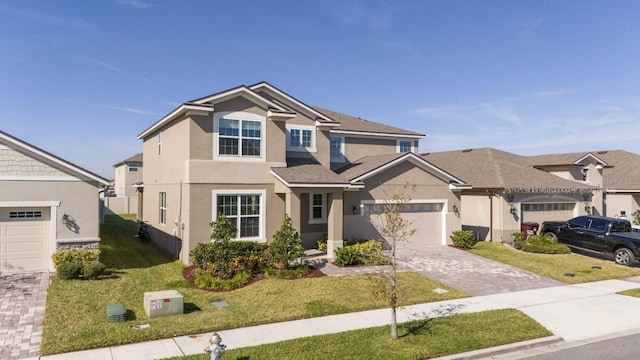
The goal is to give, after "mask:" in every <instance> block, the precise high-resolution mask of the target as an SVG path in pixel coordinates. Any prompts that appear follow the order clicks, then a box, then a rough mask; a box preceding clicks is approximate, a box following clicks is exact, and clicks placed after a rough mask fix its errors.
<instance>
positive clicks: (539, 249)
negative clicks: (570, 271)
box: [514, 234, 571, 254]
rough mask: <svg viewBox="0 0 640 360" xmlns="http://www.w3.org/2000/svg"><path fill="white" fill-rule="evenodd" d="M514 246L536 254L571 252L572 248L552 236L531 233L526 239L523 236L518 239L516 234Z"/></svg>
mask: <svg viewBox="0 0 640 360" xmlns="http://www.w3.org/2000/svg"><path fill="white" fill-rule="evenodd" d="M514 247H515V248H516V249H518V250H522V251H526V252H530V253H536V254H569V253H571V250H570V249H569V247H567V246H566V245H562V244H559V243H557V242H556V241H555V240H554V239H553V238H552V237H550V236H545V235H542V234H539V235H530V236H529V237H527V239H526V240H524V239H523V237H522V236H520V238H519V239H517V240H516V238H515V236H514Z"/></svg>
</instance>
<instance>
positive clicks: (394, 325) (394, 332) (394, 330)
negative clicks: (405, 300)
mask: <svg viewBox="0 0 640 360" xmlns="http://www.w3.org/2000/svg"><path fill="white" fill-rule="evenodd" d="M397 292H398V284H397V281H396V242H395V240H394V241H392V242H391V340H398V319H397V317H396V307H397V306H398V294H397Z"/></svg>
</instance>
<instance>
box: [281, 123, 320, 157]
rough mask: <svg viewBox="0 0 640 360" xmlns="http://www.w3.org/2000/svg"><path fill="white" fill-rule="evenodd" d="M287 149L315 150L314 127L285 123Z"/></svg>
mask: <svg viewBox="0 0 640 360" xmlns="http://www.w3.org/2000/svg"><path fill="white" fill-rule="evenodd" d="M287 150H289V151H312V152H313V151H316V136H315V127H313V126H304V125H290V126H289V125H287Z"/></svg>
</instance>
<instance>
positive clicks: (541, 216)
mask: <svg viewBox="0 0 640 360" xmlns="http://www.w3.org/2000/svg"><path fill="white" fill-rule="evenodd" d="M575 207H576V203H575V202H546V203H529V204H527V203H525V204H522V222H536V223H538V224H541V225H542V223H543V222H545V221H565V220H569V219H571V218H573V217H575V212H574V209H575Z"/></svg>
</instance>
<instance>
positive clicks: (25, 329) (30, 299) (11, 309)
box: [0, 272, 49, 360]
mask: <svg viewBox="0 0 640 360" xmlns="http://www.w3.org/2000/svg"><path fill="white" fill-rule="evenodd" d="M48 285H49V273H47V272H44V273H22V274H0V359H7V360H14V359H30V358H33V359H37V358H38V356H39V353H40V345H41V344H42V329H43V323H44V312H45V306H46V302H47V287H48Z"/></svg>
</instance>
